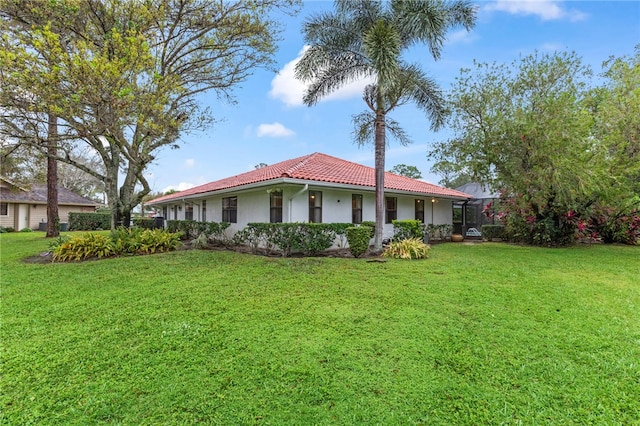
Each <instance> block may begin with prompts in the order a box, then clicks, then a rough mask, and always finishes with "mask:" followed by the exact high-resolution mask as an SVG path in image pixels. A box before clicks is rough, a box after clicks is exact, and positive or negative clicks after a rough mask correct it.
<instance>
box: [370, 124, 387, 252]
mask: <svg viewBox="0 0 640 426" xmlns="http://www.w3.org/2000/svg"><path fill="white" fill-rule="evenodd" d="M374 125H375V170H376V172H375V173H376V230H375V231H376V232H375V237H374V240H373V251H374V252H375V253H381V252H382V229H383V227H384V157H385V148H386V143H387V142H386V140H385V114H384V113H383V112H377V113H376V119H375V123H374Z"/></svg>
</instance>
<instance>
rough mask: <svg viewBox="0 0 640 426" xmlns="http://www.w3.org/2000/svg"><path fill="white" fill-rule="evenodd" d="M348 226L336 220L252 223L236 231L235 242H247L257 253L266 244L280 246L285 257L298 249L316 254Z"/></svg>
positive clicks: (307, 254)
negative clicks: (337, 222)
mask: <svg viewBox="0 0 640 426" xmlns="http://www.w3.org/2000/svg"><path fill="white" fill-rule="evenodd" d="M346 229H347V227H346V226H343V224H334V223H249V224H247V226H246V227H245V228H244V229H243V230H241V231H238V232H236V234H235V235H234V237H233V242H234V243H235V244H245V245H248V246H249V247H251V251H252V252H254V253H257V251H258V249H259V248H264V249H265V250H267V251H272V250H275V249H277V250H278V251H279V252H280V254H281V255H282V256H284V257H287V256H291V254H292V253H296V252H297V253H302V254H304V255H305V256H314V255H317V254H318V253H320V252H322V251H324V250H326V249H328V248H330V247H331V246H332V245H333V242H334V241H335V239H336V236H338V235H340V234H338V233H339V232H344V230H346Z"/></svg>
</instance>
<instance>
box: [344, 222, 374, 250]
mask: <svg viewBox="0 0 640 426" xmlns="http://www.w3.org/2000/svg"><path fill="white" fill-rule="evenodd" d="M371 229H372V228H371V227H370V226H366V225H360V226H352V227H350V228H347V230H346V234H347V242H348V243H349V251H350V252H351V254H352V255H353V257H360V256H362V255H363V254H364V253H365V252H366V251H367V249H368V248H369V240H371V238H372V237H371Z"/></svg>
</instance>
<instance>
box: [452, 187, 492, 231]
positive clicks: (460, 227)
mask: <svg viewBox="0 0 640 426" xmlns="http://www.w3.org/2000/svg"><path fill="white" fill-rule="evenodd" d="M456 190H457V191H460V192H464V193H465V194H469V195H471V196H472V199H471V200H469V201H464V202H455V203H454V204H453V232H454V233H457V234H463V235H465V234H466V235H467V236H478V235H477V234H475V235H470V234H469V233H467V231H468V230H469V229H472V228H474V229H476V230H477V231H480V230H481V229H482V225H487V224H491V225H493V224H494V219H493V218H488V217H487V216H486V215H485V214H483V213H482V211H483V210H484V207H485V206H486V205H487V204H489V203H492V202H493V203H495V201H496V200H497V199H498V198H500V195H499V194H497V193H496V192H493V191H491V190H490V189H489V188H488V187H486V186H485V185H482V184H480V183H478V182H469V183H466V184H464V185H462V186H459V187H457V188H456Z"/></svg>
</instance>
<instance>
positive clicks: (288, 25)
mask: <svg viewBox="0 0 640 426" xmlns="http://www.w3.org/2000/svg"><path fill="white" fill-rule="evenodd" d="M476 4H477V5H478V8H479V9H478V20H477V24H476V27H475V28H474V29H473V31H471V32H469V33H467V32H466V31H452V32H450V33H449V35H448V42H447V44H446V46H445V48H444V51H443V52H442V57H441V59H440V60H439V61H437V62H436V61H434V60H433V58H431V57H430V56H429V54H428V52H427V51H426V49H424V48H423V49H414V50H412V51H411V52H410V56H409V57H408V59H409V60H411V61H413V62H417V63H419V64H421V66H422V67H423V69H424V70H425V71H426V72H427V74H429V75H430V76H431V77H432V78H434V79H435V80H436V81H437V82H438V83H439V84H440V87H441V88H442V89H443V90H444V91H445V92H446V91H448V90H449V89H450V86H451V83H452V82H453V81H454V80H455V77H457V76H458V75H459V73H460V69H461V68H464V67H471V66H472V64H473V61H474V60H476V61H480V62H497V63H511V62H513V61H514V60H518V58H520V57H522V56H526V55H529V54H531V53H534V52H535V51H536V50H537V51H538V52H541V53H546V52H553V51H575V52H576V53H577V54H578V55H579V56H581V57H582V59H583V61H584V63H586V64H589V65H591V66H592V67H593V69H594V71H596V72H598V71H599V70H600V69H601V68H600V65H601V63H602V61H604V60H605V59H607V58H608V57H609V56H611V55H614V56H621V55H631V54H633V52H634V46H635V45H637V44H640V1H638V0H634V1H559V0H536V1H520V0H511V1H508V0H498V1H482V2H476ZM332 8H333V2H332V1H308V2H305V3H304V6H303V8H302V10H301V12H300V14H299V15H298V16H296V17H293V18H292V17H287V16H282V17H281V19H282V23H283V25H284V27H285V31H284V33H283V40H282V41H281V42H280V44H279V50H278V52H277V54H276V61H277V67H278V69H279V72H278V73H277V74H276V73H273V72H269V71H264V70H257V71H256V72H255V73H254V74H253V76H251V77H250V78H249V79H248V80H247V81H246V82H244V83H242V84H241V85H239V86H238V87H237V88H236V89H235V92H234V93H235V97H236V100H237V103H236V104H234V105H229V104H224V103H220V102H219V101H218V100H217V98H216V97H215V95H211V96H210V97H208V98H205V99H203V102H205V103H206V104H207V105H210V106H211V108H212V110H213V112H214V114H215V116H216V118H217V119H218V120H221V121H219V122H218V123H216V124H215V125H214V126H213V127H212V128H211V129H209V130H207V131H206V132H201V133H196V134H191V135H187V136H184V137H183V138H182V139H181V141H180V146H181V148H180V149H178V150H169V149H167V150H163V151H160V152H159V153H158V155H157V159H156V161H155V162H154V164H152V165H151V166H150V167H149V170H148V173H147V177H148V180H149V183H150V184H151V186H152V189H153V190H154V191H163V192H164V191H166V190H168V189H171V188H173V189H178V190H183V189H187V188H190V187H192V186H195V185H200V184H203V183H207V182H211V181H214V180H218V179H222V178H225V177H229V176H232V175H236V174H240V173H244V172H247V171H250V170H253V169H254V167H255V165H257V164H259V163H266V164H274V163H277V162H279V161H282V160H286V159H290V158H295V157H299V156H302V155H307V154H310V153H313V152H322V153H325V154H328V155H333V156H336V157H340V158H343V159H345V160H349V161H354V162H357V163H360V164H364V165H368V166H373V164H374V158H373V146H364V147H359V146H357V145H356V144H354V143H353V140H352V136H351V132H352V128H353V125H352V122H351V117H352V116H353V115H354V114H358V113H360V112H362V111H364V109H365V108H366V107H365V105H364V102H363V101H362V99H361V96H360V94H361V88H362V87H363V83H362V82H360V83H356V84H354V85H353V86H352V87H345V88H344V89H343V90H341V91H339V92H337V93H336V94H335V95H333V96H331V97H329V98H327V99H326V100H325V101H322V102H320V103H319V104H318V105H316V106H313V107H307V106H304V105H303V104H302V93H303V90H304V87H303V86H302V85H301V83H300V82H298V81H296V80H295V79H294V78H293V72H292V69H293V66H294V65H295V61H296V59H297V58H299V56H300V54H301V52H302V49H303V48H304V42H303V37H302V33H301V28H302V24H303V22H304V21H305V20H306V19H307V18H308V17H309V16H310V15H311V14H313V13H315V12H318V11H322V10H331V9H332ZM391 117H393V118H394V119H395V120H396V121H398V122H399V123H400V124H401V125H402V127H403V128H404V129H405V130H406V131H407V133H408V134H409V135H410V137H411V139H412V141H413V143H412V144H411V145H408V146H406V147H403V146H400V145H399V144H397V143H396V142H394V141H393V140H392V141H391V142H390V146H389V147H388V148H387V155H386V167H385V168H386V170H389V169H390V168H392V167H393V166H394V165H396V164H407V165H412V166H416V167H417V168H418V169H420V171H421V172H422V176H423V179H424V180H427V181H429V182H432V183H437V182H438V180H439V179H440V177H439V176H437V175H434V174H432V173H431V171H430V169H431V165H432V163H431V161H430V159H429V158H428V156H427V153H428V151H429V149H430V146H431V144H433V143H434V142H437V141H441V140H446V139H448V137H449V136H450V133H449V132H448V130H447V129H446V128H445V129H442V130H440V131H439V132H437V133H434V132H432V131H430V123H429V122H428V121H427V119H426V117H425V116H424V115H423V114H421V113H420V112H419V111H417V110H416V109H415V108H414V107H412V106H411V105H405V106H402V107H400V108H399V109H398V110H397V111H395V112H393V113H392V114H391Z"/></svg>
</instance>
